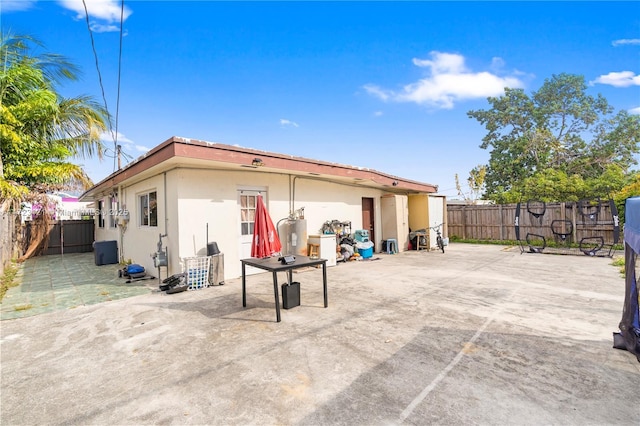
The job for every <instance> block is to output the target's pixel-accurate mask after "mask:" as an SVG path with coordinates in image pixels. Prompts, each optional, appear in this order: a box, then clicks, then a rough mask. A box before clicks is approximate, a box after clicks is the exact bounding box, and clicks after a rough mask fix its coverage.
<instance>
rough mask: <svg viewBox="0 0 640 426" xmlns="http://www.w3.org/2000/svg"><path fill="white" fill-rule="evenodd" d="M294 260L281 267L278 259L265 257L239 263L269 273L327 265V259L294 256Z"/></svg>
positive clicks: (242, 260) (252, 258)
mask: <svg viewBox="0 0 640 426" xmlns="http://www.w3.org/2000/svg"><path fill="white" fill-rule="evenodd" d="M295 258H296V260H295V262H293V263H292V264H290V265H283V264H282V262H280V261H279V260H278V257H266V258H264V259H258V258H255V257H250V258H248V259H241V260H240V261H241V262H242V263H243V264H245V265H249V266H254V267H256V268H260V269H264V270H266V271H271V272H274V271H275V272H278V271H288V270H289V269H296V268H302V267H305V266H314V265H322V264H326V263H327V259H311V258H310V257H308V256H298V255H296V256H295Z"/></svg>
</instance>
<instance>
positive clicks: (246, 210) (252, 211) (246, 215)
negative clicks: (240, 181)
mask: <svg viewBox="0 0 640 426" xmlns="http://www.w3.org/2000/svg"><path fill="white" fill-rule="evenodd" d="M257 198H258V194H255V195H253V194H249V195H244V194H242V195H240V231H241V235H253V227H254V225H255V220H256V205H257V204H256V200H257Z"/></svg>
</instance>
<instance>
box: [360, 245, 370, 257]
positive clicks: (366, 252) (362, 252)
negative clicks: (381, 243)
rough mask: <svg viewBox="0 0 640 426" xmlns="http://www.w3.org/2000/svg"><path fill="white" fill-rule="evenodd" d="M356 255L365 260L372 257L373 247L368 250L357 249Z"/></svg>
mask: <svg viewBox="0 0 640 426" xmlns="http://www.w3.org/2000/svg"><path fill="white" fill-rule="evenodd" d="M358 253H360V256H362V258H363V259H367V258H369V257H371V256H373V247H370V248H368V249H358Z"/></svg>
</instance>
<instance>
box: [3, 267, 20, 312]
mask: <svg viewBox="0 0 640 426" xmlns="http://www.w3.org/2000/svg"><path fill="white" fill-rule="evenodd" d="M17 273H18V265H16V264H15V263H14V262H11V263H10V264H9V265H7V267H6V268H4V273H3V274H2V276H1V277H0V302H1V301H2V299H4V295H5V294H7V290H9V289H10V288H11V287H17V286H18V283H17V282H16V274H17Z"/></svg>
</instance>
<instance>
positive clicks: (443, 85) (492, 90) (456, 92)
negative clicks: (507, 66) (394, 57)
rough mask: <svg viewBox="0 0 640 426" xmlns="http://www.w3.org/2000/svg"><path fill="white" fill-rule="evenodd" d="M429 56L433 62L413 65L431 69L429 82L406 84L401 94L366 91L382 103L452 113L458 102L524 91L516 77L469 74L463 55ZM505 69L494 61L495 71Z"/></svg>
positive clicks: (368, 87)
mask: <svg viewBox="0 0 640 426" xmlns="http://www.w3.org/2000/svg"><path fill="white" fill-rule="evenodd" d="M430 55H431V59H418V58H414V59H413V64H414V65H416V66H419V67H423V68H428V69H429V75H428V76H427V77H426V78H423V79H420V80H418V81H417V82H415V83H410V84H407V85H405V86H404V87H403V88H402V90H398V91H394V90H388V89H383V88H380V87H378V86H376V85H373V84H368V85H365V86H364V89H365V90H366V91H367V92H369V94H371V95H373V96H376V97H378V98H380V99H382V100H383V101H387V100H392V101H395V102H414V103H417V104H419V105H431V106H435V107H438V108H443V109H451V108H453V106H454V104H455V102H458V101H462V100H467V99H478V98H486V97H488V96H498V95H500V94H502V93H503V92H504V88H505V87H511V88H521V87H524V83H523V82H522V81H521V80H520V79H519V78H517V77H515V76H504V77H502V76H499V75H497V74H492V73H490V72H487V71H481V72H473V71H471V70H469V69H468V68H467V67H466V65H465V58H464V56H462V55H459V54H455V53H443V52H431V53H430ZM503 66H504V61H503V60H502V59H501V58H493V59H492V67H499V68H502V67H503Z"/></svg>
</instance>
